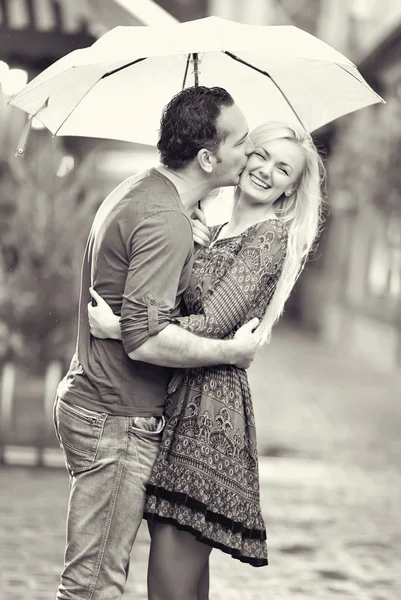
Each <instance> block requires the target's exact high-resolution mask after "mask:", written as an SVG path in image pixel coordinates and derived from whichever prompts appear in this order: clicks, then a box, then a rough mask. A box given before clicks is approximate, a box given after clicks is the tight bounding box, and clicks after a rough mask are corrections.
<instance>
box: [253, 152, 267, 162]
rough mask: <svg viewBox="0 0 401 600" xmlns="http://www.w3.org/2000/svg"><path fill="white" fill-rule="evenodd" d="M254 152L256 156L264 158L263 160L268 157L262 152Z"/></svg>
mask: <svg viewBox="0 0 401 600" xmlns="http://www.w3.org/2000/svg"><path fill="white" fill-rule="evenodd" d="M254 154H255V155H256V156H259V157H260V158H262V159H263V160H266V158H265V156H264V154H262V153H261V152H254Z"/></svg>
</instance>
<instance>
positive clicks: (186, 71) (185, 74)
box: [182, 54, 191, 90]
mask: <svg viewBox="0 0 401 600" xmlns="http://www.w3.org/2000/svg"><path fill="white" fill-rule="evenodd" d="M190 56H191V55H190V54H188V56H187V64H186V66H185V73H184V80H183V82H182V90H183V89H184V88H185V84H186V82H187V75H188V68H189V60H190V59H189V57H190Z"/></svg>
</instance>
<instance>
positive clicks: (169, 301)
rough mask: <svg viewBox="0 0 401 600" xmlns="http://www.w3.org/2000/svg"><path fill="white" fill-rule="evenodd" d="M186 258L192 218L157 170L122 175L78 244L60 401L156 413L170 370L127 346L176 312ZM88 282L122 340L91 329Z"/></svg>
mask: <svg viewBox="0 0 401 600" xmlns="http://www.w3.org/2000/svg"><path fill="white" fill-rule="evenodd" d="M192 260H193V242H192V227H191V222H190V220H189V218H188V216H187V214H186V213H185V209H184V207H183V205H182V203H181V200H180V198H179V195H178V193H177V190H176V188H175V187H174V185H173V184H172V183H171V181H170V180H169V179H168V178H167V177H165V176H164V175H162V174H161V173H160V172H159V171H157V170H156V169H151V170H150V171H146V172H145V173H142V174H141V175H139V176H136V177H131V178H129V179H127V180H126V181H124V182H123V183H122V184H121V185H120V186H118V187H117V188H116V189H115V190H114V191H113V192H112V193H111V194H110V195H109V196H108V197H107V198H106V200H105V201H104V202H103V204H102V205H101V206H100V208H99V210H98V212H97V214H96V217H95V219H94V222H93V225H92V229H91V232H90V235H89V239H88V242H87V245H86V249H85V254H84V260H83V267H82V276H81V294H80V305H79V322H78V339H77V349H76V353H75V355H74V357H73V359H72V362H71V365H70V369H69V371H68V373H67V375H66V377H65V378H64V379H63V381H62V382H61V383H60V385H59V389H58V395H59V396H60V397H61V398H62V399H63V400H65V401H67V402H70V403H72V404H78V405H79V406H82V407H84V408H88V409H91V410H95V411H100V412H106V413H109V414H114V415H126V416H152V415H160V414H162V412H163V409H164V402H165V391H166V385H167V382H168V379H169V377H170V375H171V371H170V369H168V368H166V367H158V366H155V365H151V364H147V363H143V362H139V361H132V360H131V359H130V358H129V356H128V353H129V352H131V351H133V350H135V349H136V348H138V347H139V346H140V345H141V344H143V343H144V342H145V341H146V340H147V339H148V338H149V336H152V335H157V334H158V333H159V332H160V331H161V330H162V329H163V328H164V327H166V326H167V325H168V324H169V323H171V321H172V320H174V318H175V317H177V316H179V314H180V313H179V305H180V301H181V296H182V294H183V292H184V290H185V289H186V287H187V285H188V281H189V277H190V274H191V268H192ZM90 286H92V287H94V288H95V289H96V291H97V292H98V293H99V294H100V295H101V296H102V297H103V298H104V300H105V301H106V302H107V303H108V304H109V305H110V306H111V308H112V310H113V312H114V313H115V314H117V315H120V316H121V332H122V342H120V341H117V340H111V339H106V340H101V339H97V338H94V337H92V336H91V335H90V330H89V321H88V312H87V305H88V302H90V295H89V287H90Z"/></svg>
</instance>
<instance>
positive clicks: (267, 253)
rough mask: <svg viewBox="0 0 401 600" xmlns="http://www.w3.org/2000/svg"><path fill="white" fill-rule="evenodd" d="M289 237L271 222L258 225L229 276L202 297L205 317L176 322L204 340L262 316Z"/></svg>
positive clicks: (189, 317) (223, 333) (234, 263)
mask: <svg viewBox="0 0 401 600" xmlns="http://www.w3.org/2000/svg"><path fill="white" fill-rule="evenodd" d="M286 247H287V233H286V230H284V228H283V227H282V226H280V225H279V226H278V227H277V229H276V228H275V227H274V226H273V225H272V224H271V223H269V222H264V223H261V224H260V225H259V227H258V228H257V230H256V232H255V235H254V236H253V237H252V239H250V240H249V243H246V244H244V246H243V247H242V248H241V250H240V252H239V253H238V254H237V255H236V257H235V259H234V261H233V263H232V264H231V265H230V267H229V268H228V269H227V271H226V273H225V274H224V275H223V276H222V277H221V279H219V280H218V281H217V282H216V283H215V285H214V287H212V288H211V289H210V290H209V291H208V292H207V293H206V294H205V296H204V297H203V314H198V315H190V316H187V317H180V318H177V319H176V322H177V323H178V324H179V325H180V326H181V327H183V328H185V329H187V330H189V331H190V332H192V333H195V334H197V335H201V336H204V337H213V338H219V339H222V338H225V337H226V336H228V335H230V334H233V333H234V332H235V331H236V330H237V329H238V327H240V326H241V325H243V324H244V323H245V322H246V321H247V320H249V319H250V318H252V317H254V316H263V314H264V312H265V310H266V308H267V306H268V304H269V302H270V300H271V298H272V295H273V293H274V290H275V287H276V282H277V279H278V276H279V274H280V272H281V268H282V264H283V261H284V258H285V254H286Z"/></svg>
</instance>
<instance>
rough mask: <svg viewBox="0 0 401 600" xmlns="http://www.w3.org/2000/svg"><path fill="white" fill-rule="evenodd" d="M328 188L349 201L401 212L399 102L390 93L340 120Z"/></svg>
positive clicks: (400, 116) (386, 210)
mask: <svg viewBox="0 0 401 600" xmlns="http://www.w3.org/2000/svg"><path fill="white" fill-rule="evenodd" d="M329 188H330V189H331V190H332V191H341V192H343V193H346V194H347V196H348V197H349V200H350V204H351V205H352V206H354V207H357V206H358V205H359V204H360V203H364V202H373V203H374V204H375V205H376V206H377V207H378V208H379V210H380V211H383V212H384V213H386V214H387V215H389V214H390V215H391V214H393V213H394V212H397V213H398V212H401V103H400V101H399V99H398V98H396V97H392V98H389V99H388V100H387V104H386V105H383V104H376V105H374V106H371V107H369V108H365V109H364V110H362V111H358V112H356V113H354V114H352V115H349V116H348V117H346V118H344V119H343V120H342V124H341V127H338V129H337V135H336V140H335V143H334V145H333V151H332V155H331V158H330V161H329Z"/></svg>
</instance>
